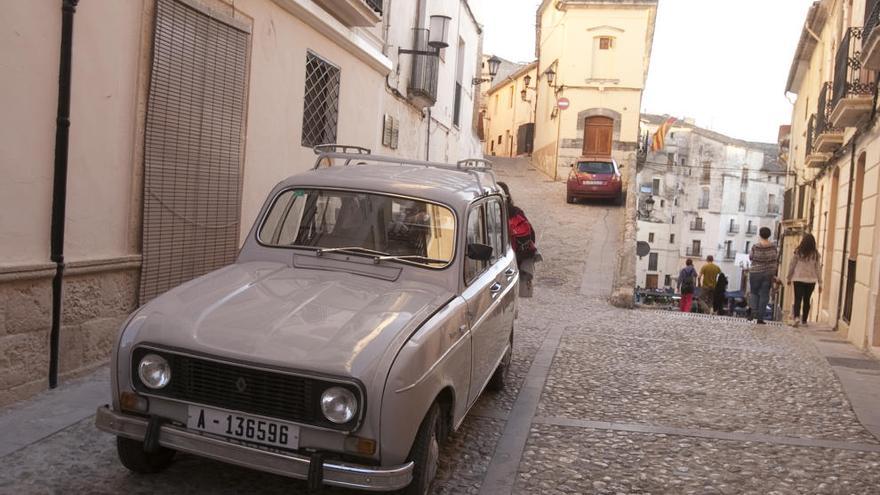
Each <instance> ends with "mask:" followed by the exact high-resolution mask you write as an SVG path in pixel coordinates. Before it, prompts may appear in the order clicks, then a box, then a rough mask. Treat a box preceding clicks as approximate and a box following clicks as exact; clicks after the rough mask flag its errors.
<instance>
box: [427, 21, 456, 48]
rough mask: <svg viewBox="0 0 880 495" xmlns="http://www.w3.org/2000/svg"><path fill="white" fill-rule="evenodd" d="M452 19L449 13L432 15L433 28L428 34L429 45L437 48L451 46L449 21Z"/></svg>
mask: <svg viewBox="0 0 880 495" xmlns="http://www.w3.org/2000/svg"><path fill="white" fill-rule="evenodd" d="M451 20H452V18H451V17H449V16H448V15H432V16H431V30H430V34H429V35H428V36H429V37H428V45H430V46H431V47H432V48H436V49H437V50H440V49H441V48H446V47H447V46H449V21H451Z"/></svg>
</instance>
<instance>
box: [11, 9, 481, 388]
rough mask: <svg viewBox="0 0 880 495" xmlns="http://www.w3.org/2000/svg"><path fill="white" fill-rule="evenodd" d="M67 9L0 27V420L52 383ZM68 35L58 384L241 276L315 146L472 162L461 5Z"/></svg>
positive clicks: (473, 36)
mask: <svg viewBox="0 0 880 495" xmlns="http://www.w3.org/2000/svg"><path fill="white" fill-rule="evenodd" d="M62 3H67V2H62V0H59V1H57V2H55V1H46V2H13V3H11V4H10V5H9V6H8V8H7V9H6V10H5V11H4V15H3V16H2V18H0V39H2V40H3V42H4V43H3V47H4V48H3V49H2V50H0V65H2V66H3V67H4V77H3V78H0V90H2V95H3V96H2V98H3V105H2V106H3V108H4V112H3V115H2V116H0V119H2V123H3V129H4V132H2V133H0V174H2V176H3V177H4V180H3V181H0V212H2V213H0V405H3V404H7V403H10V402H13V401H15V400H19V399H22V398H25V397H28V396H30V395H32V394H34V393H36V392H38V391H40V390H43V389H45V388H46V387H47V385H48V376H49V366H50V334H51V332H52V331H51V328H52V306H53V293H52V290H51V286H52V280H53V277H54V276H55V274H56V272H57V268H58V265H57V264H56V263H55V262H53V261H51V260H50V232H51V221H50V220H51V218H52V215H53V190H54V189H53V183H54V181H55V179H56V177H57V175H56V171H55V169H54V166H53V162H54V159H55V152H54V150H55V132H56V125H55V122H56V108H57V104H58V98H59V87H58V74H59V60H60V57H59V46H60V44H61V26H62V15H61V13H62V12H61V6H62ZM73 3H75V2H73ZM404 11H405V12H404ZM398 12H400V15H399V17H395V18H394V20H393V22H392V21H391V19H390V17H391V16H392V15H393V16H398ZM417 13H418V15H416V14H417ZM432 15H445V16H448V17H449V18H450V22H449V30H448V33H449V36H448V39H449V46H448V47H447V48H445V49H444V50H443V51H442V52H441V53H440V54H438V56H431V55H425V54H422V55H415V56H413V55H409V54H403V53H400V52H399V49H410V50H419V49H421V50H420V51H423V52H424V51H431V50H432V49H430V48H429V47H427V45H426V44H425V43H426V40H427V36H428V35H429V33H428V32H427V28H428V26H429V22H430V16H432ZM73 19H74V21H73V49H72V50H73V51H72V78H71V105H70V121H71V125H70V139H69V142H70V144H69V153H68V173H67V180H66V181H64V180H61V184H65V183H66V194H67V198H66V203H65V204H66V220H65V222H64V225H65V231H64V242H63V247H64V251H63V260H64V273H63V298H62V301H61V308H62V311H61V313H60V315H61V317H60V327H58V335H59V337H60V342H59V355H58V367H59V368H58V371H59V376H60V379H61V380H62V381H63V380H64V379H67V378H70V377H73V376H77V375H80V374H82V373H84V372H87V371H89V370H91V369H94V368H95V367H97V366H100V365H102V364H103V363H105V362H106V360H107V358H108V356H109V352H110V349H111V347H112V344H113V341H114V339H115V336H116V332H117V330H118V328H119V326H120V324H121V323H123V321H124V320H125V318H126V317H127V316H128V314H130V313H131V312H132V311H133V310H134V309H136V308H137V306H138V305H139V304H142V303H143V302H146V301H147V300H149V299H151V298H152V297H155V296H156V295H157V294H159V293H161V292H164V291H165V290H167V289H168V288H170V287H173V286H174V285H177V284H179V283H182V282H185V281H186V280H189V279H191V278H194V277H196V276H199V275H201V274H203V273H206V272H208V271H210V270H212V269H215V268H218V267H220V266H223V265H225V264H227V263H229V262H231V261H232V260H234V258H235V256H236V253H237V250H238V247H239V245H240V242H241V239H242V237H243V236H244V235H246V232H247V230H248V229H249V228H250V225H251V223H252V222H253V220H254V218H255V217H256V215H257V213H258V211H259V208H260V207H261V205H262V202H263V200H264V198H265V195H266V194H267V192H268V191H269V190H270V189H271V187H273V186H274V185H275V184H276V183H277V182H278V181H279V180H281V179H283V178H285V177H287V176H290V175H292V174H295V173H297V172H301V171H304V170H306V169H308V168H309V167H311V166H312V165H313V163H314V153H313V151H312V146H314V145H316V144H322V143H328V142H329V143H332V142H338V143H345V144H351V145H357V146H363V147H367V148H370V149H372V150H373V151H374V152H377V153H384V154H399V155H401V156H410V157H412V158H418V159H424V158H425V157H426V156H430V158H431V159H432V160H450V161H454V160H457V159H460V158H465V157H472V156H474V155H477V156H480V153H481V143H480V141H479V138H478V137H477V134H476V131H475V129H476V127H477V125H476V124H475V122H476V121H477V119H476V117H477V113H476V110H475V109H476V107H477V106H478V100H479V93H478V92H475V90H474V86H473V85H472V84H471V78H472V77H473V76H474V75H475V74H477V73H478V70H479V65H480V50H481V30H480V27H479V24H478V23H477V22H476V19H474V17H473V15H472V14H471V13H470V9H469V7H468V5H467V2H466V1H464V0H444V1H442V2H427V1H413V2H404V1H402V0H395V1H393V4H392V2H391V1H390V0H385V1H384V2H383V1H382V0H314V1H313V0H236V1H235V2H231V1H226V0H132V1H125V2H119V1H115V0H89V1H88V2H79V5H78V6H77V7H76V13H75V14H74V16H73ZM419 29H421V30H422V31H417V30H419ZM414 65H418V67H414ZM389 117H393V118H389ZM392 144H394V146H392ZM429 150H430V151H429ZM56 203H57V202H56Z"/></svg>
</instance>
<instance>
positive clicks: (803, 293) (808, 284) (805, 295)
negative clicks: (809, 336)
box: [786, 234, 822, 326]
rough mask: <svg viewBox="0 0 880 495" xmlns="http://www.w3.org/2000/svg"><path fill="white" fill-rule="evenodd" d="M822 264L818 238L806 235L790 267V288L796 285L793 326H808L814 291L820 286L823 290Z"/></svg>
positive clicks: (795, 252)
mask: <svg viewBox="0 0 880 495" xmlns="http://www.w3.org/2000/svg"><path fill="white" fill-rule="evenodd" d="M821 274H822V262H821V260H820V259H819V251H817V250H816V238H815V237H813V234H806V235H805V236H804V238H803V239H802V240H801V243H800V245H798V247H797V248H796V249H795V250H794V257H793V258H792V260H791V262H790V263H789V265H788V276H787V277H786V281H787V283H788V286H789V287H791V286H792V285H794V308H793V310H792V320H793V322H792V324H793V325H794V326H798V323H800V324H802V325H806V324H807V317H808V316H809V315H810V298H811V297H812V296H813V290H814V289H815V288H816V285H817V284H818V285H819V290H821V289H822V277H821Z"/></svg>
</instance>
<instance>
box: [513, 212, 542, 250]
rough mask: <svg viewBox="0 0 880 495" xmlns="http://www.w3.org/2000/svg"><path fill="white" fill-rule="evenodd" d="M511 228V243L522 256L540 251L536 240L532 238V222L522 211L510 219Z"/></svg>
mask: <svg viewBox="0 0 880 495" xmlns="http://www.w3.org/2000/svg"><path fill="white" fill-rule="evenodd" d="M508 227H509V229H510V243H511V244H512V245H513V250H514V252H515V253H516V254H517V257H520V256H531V255H533V254H535V253H536V252H537V251H538V248H537V246H535V241H533V240H532V224H530V223H529V220H528V219H527V218H526V216H525V215H523V214H522V212H518V213H517V214H516V215H513V216H512V217H510V220H509V221H508Z"/></svg>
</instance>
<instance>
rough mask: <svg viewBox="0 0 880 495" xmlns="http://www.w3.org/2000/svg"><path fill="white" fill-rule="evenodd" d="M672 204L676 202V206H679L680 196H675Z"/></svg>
mask: <svg viewBox="0 0 880 495" xmlns="http://www.w3.org/2000/svg"><path fill="white" fill-rule="evenodd" d="M672 204H674V205H675V206H678V196H676V197H675V199H674V200H673V202H672Z"/></svg>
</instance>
